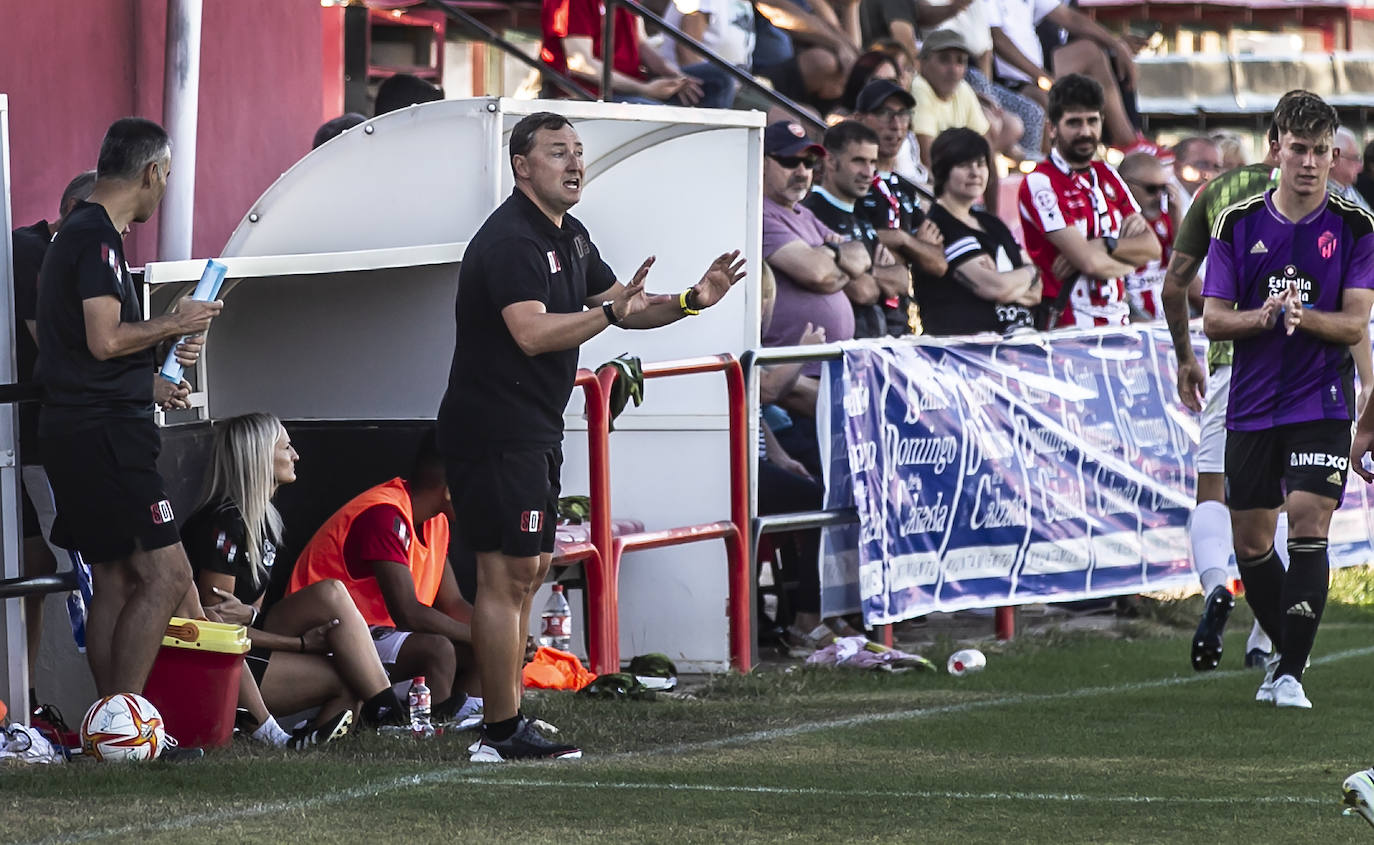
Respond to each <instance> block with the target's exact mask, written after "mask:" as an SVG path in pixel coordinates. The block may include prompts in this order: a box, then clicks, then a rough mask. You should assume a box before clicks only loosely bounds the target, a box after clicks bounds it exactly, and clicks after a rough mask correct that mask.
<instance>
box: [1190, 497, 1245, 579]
mask: <svg viewBox="0 0 1374 845" xmlns="http://www.w3.org/2000/svg"><path fill="white" fill-rule="evenodd" d="M1188 541H1189V544H1190V545H1191V546H1192V549H1193V569H1195V570H1196V571H1197V577H1198V580H1200V581H1201V582H1202V594H1203V595H1204V596H1207V595H1210V594H1211V592H1212V590H1214V589H1216V588H1217V587H1225V586H1226V584H1227V582H1229V581H1230V580H1231V573H1230V570H1229V565H1230V562H1231V558H1232V557H1233V556H1234V555H1235V548H1234V546H1233V545H1232V543H1231V512H1230V511H1229V510H1227V508H1226V506H1225V505H1223V504H1222V503H1221V502H1203V503H1202V504H1200V505H1198V506H1197V507H1196V508H1194V509H1193V513H1192V516H1190V517H1188Z"/></svg>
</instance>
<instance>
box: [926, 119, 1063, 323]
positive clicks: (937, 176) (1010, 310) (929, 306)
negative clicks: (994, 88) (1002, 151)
mask: <svg viewBox="0 0 1374 845" xmlns="http://www.w3.org/2000/svg"><path fill="white" fill-rule="evenodd" d="M989 161H990V154H989V150H988V142H987V139H985V138H984V137H983V136H982V135H979V134H978V133H977V132H974V131H973V130H972V129H962V128H961V129H946V130H945V131H944V132H941V133H940V134H939V135H938V136H936V138H935V140H934V141H933V142H932V143H931V145H930V169H931V173H932V175H933V176H934V180H935V196H936V201H935V205H933V206H931V209H930V213H929V215H927V219H929V220H930V221H931V222H932V223H934V224H935V225H936V226H937V227H939V229H940V234H941V235H943V236H944V239H945V261H946V262H947V263H948V265H949V266H948V269H947V270H946V271H945V274H944V275H943V276H938V277H936V276H928V275H918V277H917V279H916V302H917V304H918V305H919V306H920V308H921V321H922V323H923V324H924V325H925V333H926V334H928V335H962V334H978V333H980V332H996V333H998V334H1010V333H1011V332H1015V331H1019V330H1023V329H1034V328H1035V321H1034V319H1033V318H1032V314H1031V306H1033V305H1036V304H1038V303H1039V302H1040V270H1039V269H1038V268H1037V267H1036V266H1035V265H1034V264H1033V263H1031V261H1030V260H1029V259H1028V258H1027V257H1026V254H1025V252H1024V251H1023V250H1022V249H1021V245H1020V244H1018V243H1017V242H1016V238H1014V237H1012V234H1011V230H1010V229H1008V228H1007V226H1006V224H1005V223H1003V222H1002V221H1001V220H999V219H998V218H997V216H996V215H994V214H989V213H988V212H986V211H984V210H982V209H981V208H974V207H973V206H974V204H975V203H979V202H982V199H983V189H984V188H985V187H986V186H987V183H988V162H989Z"/></svg>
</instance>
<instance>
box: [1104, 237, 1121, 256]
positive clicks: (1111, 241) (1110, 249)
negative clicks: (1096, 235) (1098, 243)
mask: <svg viewBox="0 0 1374 845" xmlns="http://www.w3.org/2000/svg"><path fill="white" fill-rule="evenodd" d="M1102 243H1103V245H1104V246H1106V247H1107V254H1108V255H1111V254H1112V253H1114V252H1116V245H1117V243H1118V241H1117V239H1116V238H1114V237H1112V236H1111V235H1108V236H1107V237H1105V238H1103V239H1102Z"/></svg>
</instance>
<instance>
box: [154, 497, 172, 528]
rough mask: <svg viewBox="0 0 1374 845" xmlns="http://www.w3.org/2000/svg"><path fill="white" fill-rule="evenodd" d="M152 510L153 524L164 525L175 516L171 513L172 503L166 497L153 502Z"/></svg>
mask: <svg viewBox="0 0 1374 845" xmlns="http://www.w3.org/2000/svg"><path fill="white" fill-rule="evenodd" d="M152 511H153V524H154V525H166V524H167V523H169V522H171V521H172V520H174V519H176V517H175V516H173V515H172V503H171V502H169V501H167V500H166V499H163V500H162V501H160V502H154V503H153V507H152Z"/></svg>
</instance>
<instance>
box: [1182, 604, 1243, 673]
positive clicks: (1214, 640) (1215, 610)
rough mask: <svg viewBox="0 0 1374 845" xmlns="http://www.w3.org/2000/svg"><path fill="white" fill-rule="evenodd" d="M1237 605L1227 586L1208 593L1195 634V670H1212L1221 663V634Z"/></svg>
mask: <svg viewBox="0 0 1374 845" xmlns="http://www.w3.org/2000/svg"><path fill="white" fill-rule="evenodd" d="M1235 606H1236V597H1235V596H1233V595H1231V591H1230V590H1228V589H1226V588H1225V587H1221V586H1218V587H1213V588H1212V592H1210V593H1208V594H1207V601H1206V603H1204V604H1203V607H1202V619H1201V620H1200V621H1199V622H1198V623H1197V633H1196V634H1194V635H1193V655H1192V656H1193V668H1194V669H1195V670H1197V671H1199V672H1210V671H1212V670H1213V669H1215V668H1217V664H1219V663H1221V635H1222V633H1223V632H1225V630H1226V620H1227V619H1230V618H1231V609H1232V608H1234V607H1235Z"/></svg>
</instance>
